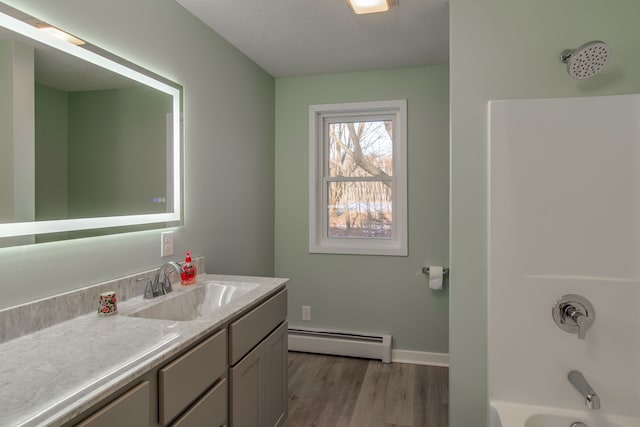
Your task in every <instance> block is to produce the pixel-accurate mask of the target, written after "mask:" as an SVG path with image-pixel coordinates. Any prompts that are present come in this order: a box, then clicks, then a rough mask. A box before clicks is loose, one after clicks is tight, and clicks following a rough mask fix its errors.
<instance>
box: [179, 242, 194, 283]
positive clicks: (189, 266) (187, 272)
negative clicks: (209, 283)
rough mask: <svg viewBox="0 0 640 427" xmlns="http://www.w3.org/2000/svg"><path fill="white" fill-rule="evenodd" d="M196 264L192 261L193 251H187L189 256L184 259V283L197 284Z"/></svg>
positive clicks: (182, 275) (182, 276) (182, 277)
mask: <svg viewBox="0 0 640 427" xmlns="http://www.w3.org/2000/svg"><path fill="white" fill-rule="evenodd" d="M196 274H197V272H196V266H195V265H194V264H193V262H192V261H191V252H190V251H187V256H186V257H185V259H184V264H183V265H182V274H181V279H182V285H183V286H184V285H195V284H196Z"/></svg>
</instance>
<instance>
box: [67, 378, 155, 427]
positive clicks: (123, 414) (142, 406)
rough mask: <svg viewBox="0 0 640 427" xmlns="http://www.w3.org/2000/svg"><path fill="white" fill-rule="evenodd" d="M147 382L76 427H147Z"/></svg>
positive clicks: (148, 397) (148, 401)
mask: <svg viewBox="0 0 640 427" xmlns="http://www.w3.org/2000/svg"><path fill="white" fill-rule="evenodd" d="M149 390H150V388H149V381H145V382H143V383H140V384H138V385H137V386H135V387H134V388H132V389H131V390H129V391H128V392H126V393H125V394H123V395H122V396H120V397H118V398H117V399H116V400H114V401H113V402H111V403H109V404H108V405H107V406H105V407H104V408H102V409H100V410H99V411H98V412H96V413H94V414H93V415H92V416H90V417H89V418H87V419H86V420H84V421H82V422H80V423H78V424H76V427H112V426H134V425H135V426H148V425H149V403H150V391H149Z"/></svg>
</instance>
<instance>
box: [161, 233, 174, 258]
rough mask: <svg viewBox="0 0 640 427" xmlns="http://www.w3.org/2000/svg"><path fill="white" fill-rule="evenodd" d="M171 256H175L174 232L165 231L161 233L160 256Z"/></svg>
mask: <svg viewBox="0 0 640 427" xmlns="http://www.w3.org/2000/svg"><path fill="white" fill-rule="evenodd" d="M171 255H173V231H163V232H162V233H160V256H161V257H167V256H171Z"/></svg>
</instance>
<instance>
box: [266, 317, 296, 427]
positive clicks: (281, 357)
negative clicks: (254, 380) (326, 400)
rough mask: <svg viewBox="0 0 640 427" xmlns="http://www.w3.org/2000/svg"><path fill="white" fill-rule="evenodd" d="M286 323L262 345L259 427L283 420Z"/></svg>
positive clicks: (286, 342) (284, 416) (285, 383)
mask: <svg viewBox="0 0 640 427" xmlns="http://www.w3.org/2000/svg"><path fill="white" fill-rule="evenodd" d="M287 325H288V323H287V322H284V323H283V324H282V325H281V326H280V327H279V328H278V329H276V330H275V331H274V332H273V333H272V334H271V335H270V336H269V338H267V339H266V340H265V341H264V342H263V347H264V348H263V353H262V357H261V359H262V360H261V367H263V368H264V369H262V370H261V371H260V379H261V382H260V388H261V389H260V396H261V398H262V401H261V403H262V405H261V406H260V409H261V411H260V412H261V417H260V421H261V422H260V426H264V427H273V426H279V425H280V424H282V423H283V422H284V420H285V418H286V417H287V408H288V399H289V396H288V395H289V381H288V375H287V373H288V371H287V369H288V365H289V363H288V352H289V344H288V340H287V337H288V328H287Z"/></svg>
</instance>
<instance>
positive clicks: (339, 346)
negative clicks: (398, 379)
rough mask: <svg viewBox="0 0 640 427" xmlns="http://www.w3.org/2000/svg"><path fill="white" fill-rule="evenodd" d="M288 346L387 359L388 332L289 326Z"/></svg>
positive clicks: (324, 352)
mask: <svg viewBox="0 0 640 427" xmlns="http://www.w3.org/2000/svg"><path fill="white" fill-rule="evenodd" d="M289 350H291V351H302V352H305V353H320V354H333V355H336V356H351V357H362V358H366V359H380V360H382V362H384V363H391V335H387V334H363V333H360V332H346V331H333V330H327V329H311V328H298V327H296V328H289Z"/></svg>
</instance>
